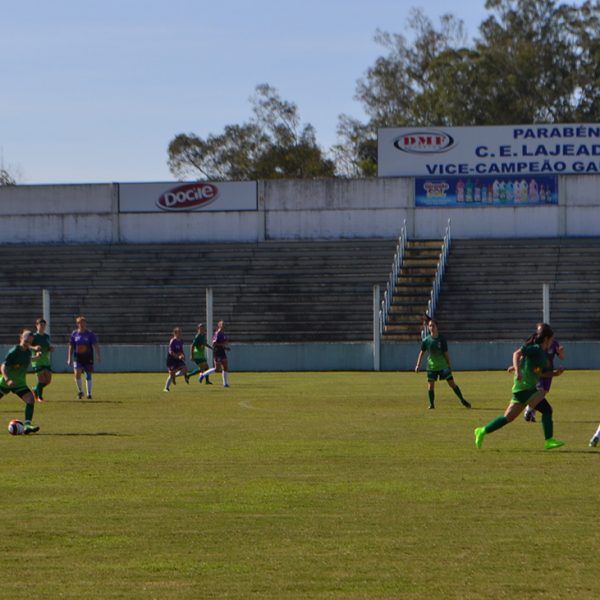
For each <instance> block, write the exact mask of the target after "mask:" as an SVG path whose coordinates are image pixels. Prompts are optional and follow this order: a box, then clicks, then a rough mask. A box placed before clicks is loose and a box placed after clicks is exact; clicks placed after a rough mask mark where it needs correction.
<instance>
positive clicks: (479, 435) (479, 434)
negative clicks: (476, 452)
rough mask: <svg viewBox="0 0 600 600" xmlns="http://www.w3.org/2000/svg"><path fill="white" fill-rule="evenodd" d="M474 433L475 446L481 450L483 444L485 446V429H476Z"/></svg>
mask: <svg viewBox="0 0 600 600" xmlns="http://www.w3.org/2000/svg"><path fill="white" fill-rule="evenodd" d="M474 433H475V446H477V448H481V444H483V438H484V437H485V427H476V428H475V431H474Z"/></svg>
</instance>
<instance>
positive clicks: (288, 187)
mask: <svg viewBox="0 0 600 600" xmlns="http://www.w3.org/2000/svg"><path fill="white" fill-rule="evenodd" d="M261 192H262V195H264V203H263V205H262V206H263V208H264V211H265V237H266V238H267V239H311V238H312V239H336V238H352V237H375V238H377V237H380V238H392V237H397V236H398V233H399V231H400V227H401V226H402V221H403V219H408V218H410V212H411V210H412V208H411V206H412V204H413V202H412V198H413V195H414V192H413V189H412V182H411V180H409V179H400V178H389V179H339V180H338V179H323V180H315V181H303V180H295V181H292V180H286V181H282V180H273V181H265V182H263V184H262V190H261V191H260V192H259V194H261ZM259 206H261V204H260V203H259Z"/></svg>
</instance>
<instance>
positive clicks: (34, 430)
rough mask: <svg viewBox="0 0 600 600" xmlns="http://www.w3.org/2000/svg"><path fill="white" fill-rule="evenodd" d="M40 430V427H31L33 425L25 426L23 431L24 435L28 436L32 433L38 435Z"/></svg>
mask: <svg viewBox="0 0 600 600" xmlns="http://www.w3.org/2000/svg"><path fill="white" fill-rule="evenodd" d="M39 430H40V428H39V427H34V426H33V425H31V423H29V424H27V423H26V424H25V426H24V429H23V433H24V434H25V435H28V434H30V433H37V432H38V431H39Z"/></svg>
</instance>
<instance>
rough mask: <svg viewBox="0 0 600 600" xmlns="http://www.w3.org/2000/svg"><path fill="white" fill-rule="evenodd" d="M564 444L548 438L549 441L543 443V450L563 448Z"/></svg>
mask: <svg viewBox="0 0 600 600" xmlns="http://www.w3.org/2000/svg"><path fill="white" fill-rule="evenodd" d="M564 445H565V443H564V442H561V441H560V440H555V439H554V438H550V439H549V440H546V441H545V442H544V449H545V450H552V449H553V448H560V447H561V446H564Z"/></svg>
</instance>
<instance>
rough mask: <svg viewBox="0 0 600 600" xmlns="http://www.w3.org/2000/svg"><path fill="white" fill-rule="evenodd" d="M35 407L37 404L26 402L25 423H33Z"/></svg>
mask: <svg viewBox="0 0 600 600" xmlns="http://www.w3.org/2000/svg"><path fill="white" fill-rule="evenodd" d="M34 408H35V404H33V403H32V404H25V423H31V419H33V409H34Z"/></svg>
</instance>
